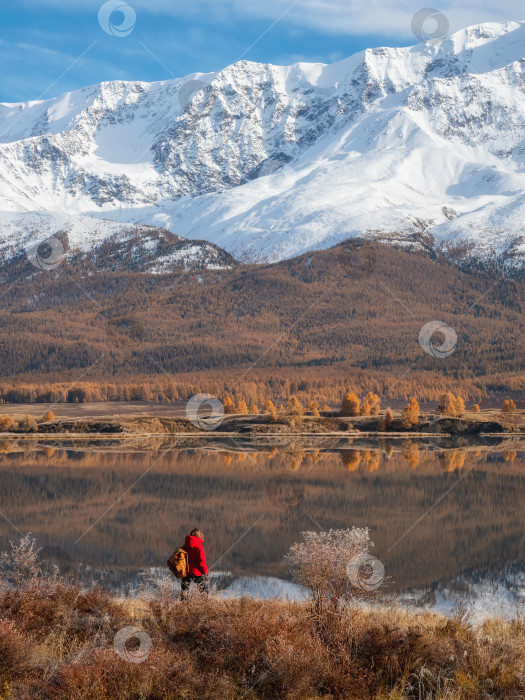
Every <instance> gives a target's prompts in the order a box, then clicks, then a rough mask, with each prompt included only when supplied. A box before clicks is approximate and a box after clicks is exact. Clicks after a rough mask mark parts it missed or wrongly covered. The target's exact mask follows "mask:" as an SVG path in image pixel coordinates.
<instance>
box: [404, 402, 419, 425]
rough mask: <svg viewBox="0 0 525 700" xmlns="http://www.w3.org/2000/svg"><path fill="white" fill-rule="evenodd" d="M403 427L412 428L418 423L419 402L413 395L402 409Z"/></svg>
mask: <svg viewBox="0 0 525 700" xmlns="http://www.w3.org/2000/svg"><path fill="white" fill-rule="evenodd" d="M402 418H403V427H405V428H412V427H413V426H415V425H417V424H418V423H419V404H418V402H417V399H416V398H414V396H411V397H410V399H409V401H408V403H407V405H406V406H405V408H404V409H403V414H402Z"/></svg>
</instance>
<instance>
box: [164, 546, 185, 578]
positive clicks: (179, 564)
mask: <svg viewBox="0 0 525 700" xmlns="http://www.w3.org/2000/svg"><path fill="white" fill-rule="evenodd" d="M168 567H169V570H170V571H171V573H172V574H173V575H174V576H175V577H176V578H186V576H188V574H189V572H190V565H189V562H188V552H187V551H186V550H185V549H184V547H179V548H178V549H176V550H175V551H174V552H173V554H172V555H171V557H170V558H169V559H168Z"/></svg>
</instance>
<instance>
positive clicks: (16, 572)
mask: <svg viewBox="0 0 525 700" xmlns="http://www.w3.org/2000/svg"><path fill="white" fill-rule="evenodd" d="M9 546H10V548H11V551H9V552H2V553H1V554H0V583H2V584H3V586H4V587H10V588H14V589H15V590H17V591H20V592H24V591H30V590H33V589H34V588H35V587H39V586H40V585H41V582H42V570H41V568H40V562H39V556H38V555H39V552H40V549H38V548H37V545H36V540H35V538H34V537H33V535H32V534H31V533H30V532H29V533H27V534H26V535H22V537H21V538H20V542H19V543H18V544H15V543H14V542H12V541H10V542H9Z"/></svg>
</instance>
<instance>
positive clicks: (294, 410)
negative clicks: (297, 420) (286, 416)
mask: <svg viewBox="0 0 525 700" xmlns="http://www.w3.org/2000/svg"><path fill="white" fill-rule="evenodd" d="M288 410H289V411H290V413H291V414H292V416H302V415H303V414H304V408H303V405H302V403H301V402H300V401H299V399H298V398H297V396H295V395H294V396H291V397H290V400H289V401H288Z"/></svg>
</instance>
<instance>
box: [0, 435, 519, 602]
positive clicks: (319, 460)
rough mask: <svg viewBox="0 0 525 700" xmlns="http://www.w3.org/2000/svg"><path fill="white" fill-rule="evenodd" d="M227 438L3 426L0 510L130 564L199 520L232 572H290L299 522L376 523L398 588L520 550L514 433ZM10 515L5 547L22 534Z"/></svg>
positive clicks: (48, 534) (102, 561) (379, 549)
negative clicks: (70, 433) (50, 433)
mask: <svg viewBox="0 0 525 700" xmlns="http://www.w3.org/2000/svg"><path fill="white" fill-rule="evenodd" d="M498 440H501V439H500V438H498ZM227 447H228V448H227V449H225V448H224V446H223V445H219V444H216V443H211V442H209V443H208V444H207V446H206V447H203V448H200V449H188V448H186V449H181V448H174V447H173V445H170V444H169V441H168V442H166V440H165V439H163V438H161V439H159V440H153V441H148V442H147V443H144V441H141V440H131V441H126V442H119V441H115V440H105V441H104V442H103V443H101V442H100V441H95V440H88V441H82V442H81V441H71V442H68V443H67V444H66V443H65V442H63V441H60V440H53V441H46V442H45V443H39V442H38V441H29V440H28V441H23V440H18V441H10V440H4V441H2V442H1V443H0V511H1V512H2V513H3V514H4V516H5V518H8V519H9V521H11V522H12V523H13V524H14V525H16V527H18V528H20V530H22V531H31V532H33V533H34V534H35V535H36V536H37V538H38V540H39V542H40V544H41V545H45V546H47V547H50V548H55V550H54V553H51V554H50V559H53V557H57V556H58V554H57V551H56V550H57V549H58V550H61V551H62V552H63V553H64V555H63V556H62V559H65V560H66V565H67V566H71V567H73V568H75V567H78V565H79V563H82V565H83V566H90V567H91V570H94V569H96V570H99V571H101V570H108V571H117V572H121V573H123V572H124V571H127V572H129V574H130V576H133V572H137V571H139V570H140V569H142V568H144V567H150V566H163V565H164V563H165V560H166V558H167V555H169V554H170V553H171V551H172V550H173V548H174V547H175V546H177V545H178V544H180V543H181V542H182V539H183V536H184V534H185V533H186V532H187V531H188V530H189V529H190V528H191V527H194V526H195V525H196V524H199V525H200V526H201V527H202V528H203V529H204V530H205V532H206V534H207V538H206V546H207V552H208V560H209V562H210V563H213V562H214V561H215V560H218V559H220V561H219V563H218V565H217V566H218V567H219V568H220V569H222V570H224V569H228V570H230V571H232V572H234V574H235V575H236V576H241V575H248V576H251V575H270V576H277V577H280V578H285V577H286V569H285V567H284V566H283V564H282V556H283V554H284V553H285V552H286V551H287V549H288V547H289V546H290V544H291V543H292V542H294V541H297V540H298V539H299V538H300V532H301V531H302V530H306V529H315V528H318V527H323V528H326V529H328V528H338V527H347V526H351V525H354V524H355V525H358V526H369V527H370V528H371V530H372V539H373V541H374V542H375V545H376V546H375V550H374V554H375V555H376V556H377V557H379V558H380V559H381V560H382V561H383V563H384V564H385V567H386V570H387V575H388V576H389V577H390V581H391V584H390V586H391V589H392V590H403V589H406V588H408V587H412V588H425V589H428V587H429V586H430V584H431V583H432V581H435V580H439V581H448V580H452V579H454V578H455V577H457V576H459V575H460V574H461V572H463V571H465V570H467V569H470V570H474V571H480V570H487V569H489V568H491V567H492V568H495V570H496V571H503V570H504V567H505V566H506V565H507V564H508V563H509V562H513V561H525V542H524V538H523V532H524V526H525V514H524V509H523V507H522V504H523V502H524V496H525V469H524V466H525V446H524V444H523V442H522V441H520V440H519V439H514V440H508V439H507V440H505V441H503V442H500V444H498V445H497V446H496V445H493V444H492V443H491V442H490V440H489V439H488V438H487V439H486V440H485V443H476V444H474V443H472V442H469V443H468V444H465V445H464V446H462V447H458V445H457V443H450V442H448V443H447V441H446V440H445V439H444V438H441V439H440V440H438V441H435V440H434V441H432V440H429V439H425V440H407V439H402V440H394V439H390V440H386V441H382V442H378V441H375V442H374V441H373V440H369V439H366V438H363V439H359V440H354V441H353V442H352V441H351V440H350V439H344V438H343V439H341V438H337V439H336V440H335V441H334V440H333V439H330V438H327V439H326V440H324V441H317V442H315V441H309V442H308V443H306V444H302V443H299V442H298V441H295V442H293V443H291V442H288V443H286V444H283V445H279V446H273V447H272V446H266V447H261V446H258V447H257V448H255V447H254V446H251V447H250V450H248V449H247V448H246V445H244V444H243V445H242V446H241V447H239V446H238V445H235V444H229V445H228V446H227ZM5 518H4V519H2V520H1V522H0V544H1V545H2V549H3V548H5V546H6V545H7V540H8V539H10V538H11V539H12V538H13V537H14V536H16V532H15V530H14V529H13V528H12V527H11V526H10V524H9V522H8V520H7V519H5ZM75 542H76V544H75ZM234 543H237V544H235V546H234V547H233V548H232V545H233V544H234ZM230 548H231V550H230ZM227 550H230V551H228V553H227V554H225V555H224V553H225V552H227ZM223 555H224V556H223ZM59 558H60V557H59ZM59 565H60V562H59ZM61 566H62V568H63V567H64V562H62V564H61Z"/></svg>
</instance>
